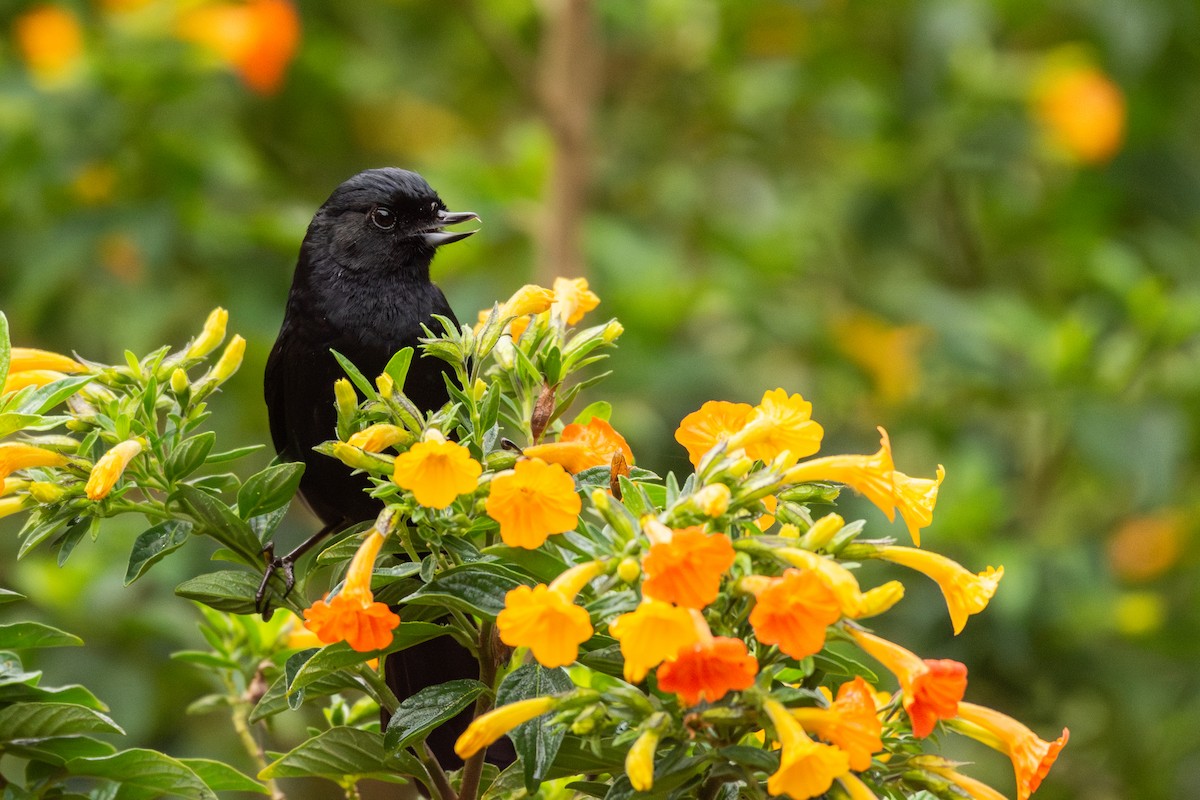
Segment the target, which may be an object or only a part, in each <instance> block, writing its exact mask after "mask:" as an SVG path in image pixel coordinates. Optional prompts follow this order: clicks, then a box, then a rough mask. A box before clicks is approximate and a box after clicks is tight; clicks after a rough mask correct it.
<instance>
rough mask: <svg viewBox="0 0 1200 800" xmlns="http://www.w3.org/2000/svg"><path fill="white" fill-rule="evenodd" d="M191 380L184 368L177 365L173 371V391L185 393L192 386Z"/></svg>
mask: <svg viewBox="0 0 1200 800" xmlns="http://www.w3.org/2000/svg"><path fill="white" fill-rule="evenodd" d="M191 385H192V383H191V381H189V380H188V375H187V373H186V372H184V371H183V369H182V368H180V367H177V368H176V369H175V371H174V372H172V373H171V391H173V392H174V393H175V394H183V393H184V392H186V391H187V390H188V389H190V388H191Z"/></svg>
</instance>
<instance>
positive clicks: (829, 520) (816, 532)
mask: <svg viewBox="0 0 1200 800" xmlns="http://www.w3.org/2000/svg"><path fill="white" fill-rule="evenodd" d="M845 525H846V521H845V520H844V519H842V518H841V516H840V515H838V514H826V515H825V516H823V517H821V518H820V519H819V520H817V521H816V522H814V523H813V525H812V527H811V528H809V529H808V531H807V532H806V533H805V534H804V539H803V540H802V541H801V543H800V546H801V547H802V548H803V549H805V550H820V549H821V548H822V547H824V546H825V545H827V544H829V543H830V542H831V541H833V537H834V536H837V534H838V532H839V531H840V530H841V529H842V528H844V527H845Z"/></svg>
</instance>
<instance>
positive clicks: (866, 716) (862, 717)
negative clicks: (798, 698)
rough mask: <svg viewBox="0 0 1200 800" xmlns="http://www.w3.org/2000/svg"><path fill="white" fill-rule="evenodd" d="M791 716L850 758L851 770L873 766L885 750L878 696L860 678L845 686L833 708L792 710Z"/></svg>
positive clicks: (859, 770) (841, 688)
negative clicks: (877, 710)
mask: <svg viewBox="0 0 1200 800" xmlns="http://www.w3.org/2000/svg"><path fill="white" fill-rule="evenodd" d="M791 714H792V716H793V717H795V718H796V720H797V721H798V722H799V723H800V724H801V725H802V726H803V727H804V729H805V730H806V731H808V732H810V733H812V734H815V735H817V736H820V737H821V738H822V739H825V740H826V741H829V742H832V743H833V744H835V745H837V746H838V747H839V748H841V749H842V750H844V751H845V752H846V754H847V755H848V756H849V758H850V769H852V770H854V771H855V772H862V771H863V770H865V769H867V768H869V767H870V766H871V755H872V754H874V753H878V752H879V751H880V750H882V749H883V739H882V735H883V723H882V722H880V721H879V717H878V715H877V714H876V713H875V694H874V692H873V691H872V690H871V686H870V684H868V683H867V682H866V681H865V680H863V679H862V678H861V677H856V678H855V679H854V680H852V681H847V682H846V683H843V684H842V685H841V686H840V687H839V688H838V693H837V699H836V700H834V702H833V706H832V707H831V708H793V709H791Z"/></svg>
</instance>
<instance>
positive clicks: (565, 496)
mask: <svg viewBox="0 0 1200 800" xmlns="http://www.w3.org/2000/svg"><path fill="white" fill-rule="evenodd" d="M486 508H487V514H488V516H489V517H491V518H492V519H494V520H496V521H497V522H499V523H500V538H502V539H503V540H504V543H505V544H506V545H508V546H509V547H524V548H525V549H527V550H533V549H535V548H537V547H540V546H541V545H542V543H543V542H545V541H546V539H547V538H548V537H549V536H550V535H551V534H555V533H564V532H566V531H569V530H574V529H575V526H576V525H578V524H579V512H580V511H581V510H582V509H583V501H581V500H580V499H579V495H578V494H576V493H575V481H574V480H572V479H571V476H570V475H569V474H567V471H566V470H564V469H563V468H562V467H561V466H559V465H558V464H547V463H546V462H545V461H541V460H539V459H536V458H532V459H521V460H520V461H518V462H517V463H516V464H515V465H514V467H513V470H512V471H511V472H506V473H501V474H500V475H497V476H496V477H495V478H493V479H492V487H491V492H490V493H489V494H488V499H487V505H486Z"/></svg>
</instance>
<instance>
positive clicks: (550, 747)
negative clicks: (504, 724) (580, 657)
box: [496, 664, 575, 793]
mask: <svg viewBox="0 0 1200 800" xmlns="http://www.w3.org/2000/svg"><path fill="white" fill-rule="evenodd" d="M574 688H575V684H574V683H572V682H571V678H570V676H568V675H567V671H566V670H565V669H562V668H558V669H546V668H545V667H543V666H541V665H540V664H525V665H524V666H521V667H518V668H517V669H516V670H514V671H513V672H511V673H509V674H508V676H507V677H506V678H505V679H504V681H503V682H502V683H501V684H500V688H499V689H497V690H496V706H497V707H499V706H504V705H508V704H509V703H515V702H516V701H518V700H528V699H529V698H531V697H545V696H547V695H553V694H562V693H563V692H569V691H570V690H572V689H574ZM552 720H553V715H552V714H543V715H542V716H540V717H537V718H536V719H531V720H530V721H529V722H526V723H523V724H521V725H518V726H517V727H516V728H514V729H513V730H511V731H509V734H508V738H509V739H511V740H512V743H513V746H514V747H515V748H516V750H517V755H519V756H520V757H521V764H522V768H523V769H524V774H525V788H526V789H527V790H528V791H529V792H531V793H532V792H533V791H535V790H536V789H537V787H538V784H539V783H541V781H543V780H545V778H546V776H547V774H548V773H549V771H550V767H551V765H553V764H554V759H555V757H556V756H557V755H558V748H559V745H561V744H562V740H563V736H565V735H566V728H564V727H563V726H562V725H556V724H554V723H553V722H552Z"/></svg>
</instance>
